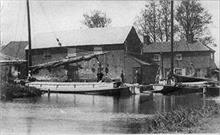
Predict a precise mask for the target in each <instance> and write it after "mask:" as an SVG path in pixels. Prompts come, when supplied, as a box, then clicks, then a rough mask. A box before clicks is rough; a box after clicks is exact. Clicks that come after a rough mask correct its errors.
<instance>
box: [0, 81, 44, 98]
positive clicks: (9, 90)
mask: <svg viewBox="0 0 220 135" xmlns="http://www.w3.org/2000/svg"><path fill="white" fill-rule="evenodd" d="M0 90H1V94H0V99H1V100H11V99H13V98H25V97H39V96H41V94H42V93H41V91H40V90H39V89H36V88H33V87H27V86H22V85H20V84H10V83H1V84H0Z"/></svg>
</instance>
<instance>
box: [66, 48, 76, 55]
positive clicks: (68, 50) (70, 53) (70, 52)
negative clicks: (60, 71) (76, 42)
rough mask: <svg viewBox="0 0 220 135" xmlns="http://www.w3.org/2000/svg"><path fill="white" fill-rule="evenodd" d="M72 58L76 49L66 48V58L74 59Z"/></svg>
mask: <svg viewBox="0 0 220 135" xmlns="http://www.w3.org/2000/svg"><path fill="white" fill-rule="evenodd" d="M74 56H76V48H68V49H67V57H74Z"/></svg>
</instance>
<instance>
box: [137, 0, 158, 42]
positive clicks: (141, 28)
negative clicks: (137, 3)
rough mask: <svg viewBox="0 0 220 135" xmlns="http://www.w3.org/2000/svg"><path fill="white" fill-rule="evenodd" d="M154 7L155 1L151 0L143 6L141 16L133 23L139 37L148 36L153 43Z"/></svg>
mask: <svg viewBox="0 0 220 135" xmlns="http://www.w3.org/2000/svg"><path fill="white" fill-rule="evenodd" d="M156 7H157V5H156V3H155V1H153V0H151V1H150V2H149V3H147V4H146V5H145V9H142V11H141V15H140V16H138V17H137V21H136V22H135V23H134V25H135V26H136V27H137V29H138V32H139V33H140V34H141V35H148V36H150V40H151V41H153V42H156V22H157V18H156V17H157V12H156Z"/></svg>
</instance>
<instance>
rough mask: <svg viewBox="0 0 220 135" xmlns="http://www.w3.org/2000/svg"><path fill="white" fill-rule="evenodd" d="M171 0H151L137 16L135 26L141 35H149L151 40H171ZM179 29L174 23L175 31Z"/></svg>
mask: <svg viewBox="0 0 220 135" xmlns="http://www.w3.org/2000/svg"><path fill="white" fill-rule="evenodd" d="M170 3H171V2H170V0H160V1H153V0H151V1H150V2H148V3H147V4H146V5H145V9H143V10H142V11H141V15H140V16H138V17H137V21H136V22H135V26H136V27H137V29H138V32H139V33H140V34H141V35H148V36H150V38H151V42H157V41H159V42H162V41H169V40H170V35H171V34H170V32H171V31H170V30H171V18H170V14H171V7H170ZM177 31H178V27H177V25H174V33H176V32H177Z"/></svg>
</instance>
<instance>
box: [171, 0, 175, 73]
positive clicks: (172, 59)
mask: <svg viewBox="0 0 220 135" xmlns="http://www.w3.org/2000/svg"><path fill="white" fill-rule="evenodd" d="M170 41H171V66H170V67H171V76H173V74H174V72H173V68H174V64H173V61H174V58H173V57H174V55H173V0H171V40H170Z"/></svg>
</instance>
